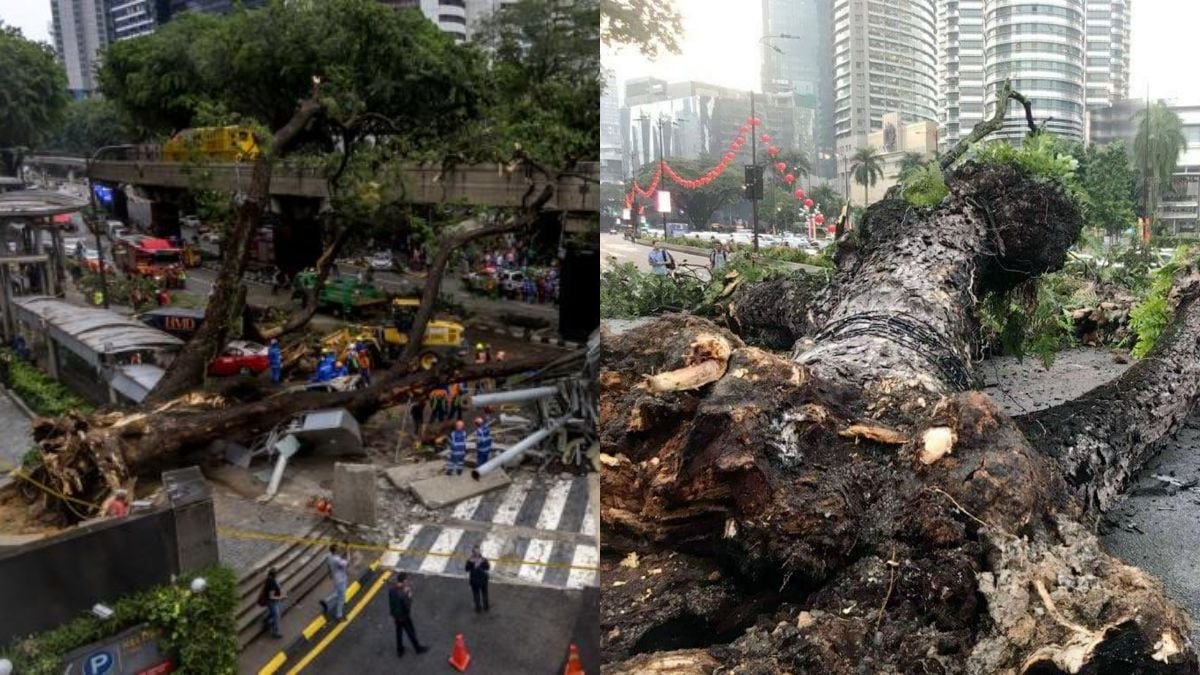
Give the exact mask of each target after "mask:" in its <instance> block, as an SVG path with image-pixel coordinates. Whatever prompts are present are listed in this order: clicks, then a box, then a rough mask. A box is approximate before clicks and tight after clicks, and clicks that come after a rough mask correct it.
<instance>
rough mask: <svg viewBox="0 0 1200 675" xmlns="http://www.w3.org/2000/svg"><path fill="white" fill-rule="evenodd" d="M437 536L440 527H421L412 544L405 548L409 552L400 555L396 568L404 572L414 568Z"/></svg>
mask: <svg viewBox="0 0 1200 675" xmlns="http://www.w3.org/2000/svg"><path fill="white" fill-rule="evenodd" d="M439 534H441V528H440V527H438V526H436V525H423V526H422V527H421V530H420V531H419V532H417V536H415V537H413V540H412V543H411V544H409V545H408V546H406V547H405V548H406V549H409V550H410V552H409V553H404V554H401V556H400V560H399V561H398V562H397V563H396V566H397V567H399V568H400V569H404V570H411V569H414V568H416V567H417V565H419V564H421V561H422V560H423V559H424V558H425V555H426V554H425V551H428V550H429V547H430V546H431V545H433V542H434V541H436V540H437V538H438V535H439ZM443 562H444V559H443Z"/></svg>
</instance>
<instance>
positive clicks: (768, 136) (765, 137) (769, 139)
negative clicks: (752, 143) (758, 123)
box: [758, 134, 771, 143]
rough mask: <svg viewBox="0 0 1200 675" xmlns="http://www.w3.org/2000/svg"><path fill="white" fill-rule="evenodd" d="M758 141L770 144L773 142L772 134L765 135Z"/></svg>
mask: <svg viewBox="0 0 1200 675" xmlns="http://www.w3.org/2000/svg"><path fill="white" fill-rule="evenodd" d="M758 140H760V141H762V142H763V143H770V142H771V134H763V135H762V136H759V137H758Z"/></svg>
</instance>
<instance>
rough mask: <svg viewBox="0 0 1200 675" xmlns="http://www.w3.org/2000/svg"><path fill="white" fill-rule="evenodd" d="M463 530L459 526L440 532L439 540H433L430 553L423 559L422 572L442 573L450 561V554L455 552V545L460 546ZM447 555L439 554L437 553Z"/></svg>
mask: <svg viewBox="0 0 1200 675" xmlns="http://www.w3.org/2000/svg"><path fill="white" fill-rule="evenodd" d="M462 535H463V531H462V530H461V529H459V528H457V527H447V528H445V529H443V530H442V531H441V533H440V534H438V537H437V540H435V541H434V542H433V546H430V547H429V554H427V555H426V556H425V559H424V560H422V561H421V571H422V572H434V573H441V572H443V571H444V570H445V569H446V567H447V563H449V562H450V558H449V554H451V553H453V552H454V547H456V546H458V540H459V539H461V538H462ZM439 553H441V554H445V555H437V554H439Z"/></svg>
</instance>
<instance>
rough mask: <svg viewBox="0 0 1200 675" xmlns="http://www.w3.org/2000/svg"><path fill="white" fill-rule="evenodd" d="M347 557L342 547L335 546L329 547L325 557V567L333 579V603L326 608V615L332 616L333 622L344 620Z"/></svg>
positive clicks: (347, 580)
mask: <svg viewBox="0 0 1200 675" xmlns="http://www.w3.org/2000/svg"><path fill="white" fill-rule="evenodd" d="M346 555H348V553H347V550H346V549H345V548H344V547H341V546H338V545H337V544H330V545H329V555H327V556H325V566H326V567H328V568H329V576H330V577H331V578H332V579H333V602H332V603H330V604H329V605H327V606H326V608H325V611H326V613H329V614H332V615H333V618H334V620H335V621H344V620H345V619H346V586H348V585H349V583H348V582H349V578H348V576H347V567H349V565H350V561H348V560H347V559H346V558H345V557H343V556H346Z"/></svg>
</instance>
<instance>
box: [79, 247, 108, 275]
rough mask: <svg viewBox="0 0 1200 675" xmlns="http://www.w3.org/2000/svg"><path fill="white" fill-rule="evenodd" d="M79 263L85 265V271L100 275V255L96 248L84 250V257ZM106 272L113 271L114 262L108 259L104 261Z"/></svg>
mask: <svg viewBox="0 0 1200 675" xmlns="http://www.w3.org/2000/svg"><path fill="white" fill-rule="evenodd" d="M79 262H80V264H82V265H83V269H85V270H87V271H89V272H91V273H92V274H99V273H100V254H99V253H97V252H96V249H94V248H85V249H83V256H82V257H81V258H80V259H79ZM104 271H105V272H112V271H113V264H112V261H111V260H109V259H108V258H105V259H104Z"/></svg>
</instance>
